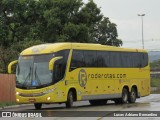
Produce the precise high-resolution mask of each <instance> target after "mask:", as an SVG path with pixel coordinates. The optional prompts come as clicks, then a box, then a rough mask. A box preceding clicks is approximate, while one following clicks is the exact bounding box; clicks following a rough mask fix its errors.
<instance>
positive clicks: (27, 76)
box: [22, 66, 31, 87]
mask: <svg viewBox="0 0 160 120" xmlns="http://www.w3.org/2000/svg"><path fill="white" fill-rule="evenodd" d="M30 75H31V66H30V68H29V73H28V75H27V77H26V79H25V81H24V83H23V85H22V87H25V85H26V82H27V81H28V80H29V79H28V78H29V77H30Z"/></svg>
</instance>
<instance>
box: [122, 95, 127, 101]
mask: <svg viewBox="0 0 160 120" xmlns="http://www.w3.org/2000/svg"><path fill="white" fill-rule="evenodd" d="M123 100H124V102H126V101H127V94H126V93H125V94H124V95H123Z"/></svg>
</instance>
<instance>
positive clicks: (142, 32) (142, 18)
mask: <svg viewBox="0 0 160 120" xmlns="http://www.w3.org/2000/svg"><path fill="white" fill-rule="evenodd" d="M141 17H142V45H143V49H144V39H143V16H141Z"/></svg>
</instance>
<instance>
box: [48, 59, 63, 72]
mask: <svg viewBox="0 0 160 120" xmlns="http://www.w3.org/2000/svg"><path fill="white" fill-rule="evenodd" d="M62 58H63V57H62V56H59V57H54V58H52V59H51V60H50V61H49V70H50V71H51V70H53V69H54V63H55V61H57V60H59V59H62Z"/></svg>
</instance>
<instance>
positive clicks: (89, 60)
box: [83, 51, 97, 67]
mask: <svg viewBox="0 0 160 120" xmlns="http://www.w3.org/2000/svg"><path fill="white" fill-rule="evenodd" d="M83 54H84V62H85V67H97V61H96V51H84V52H83Z"/></svg>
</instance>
